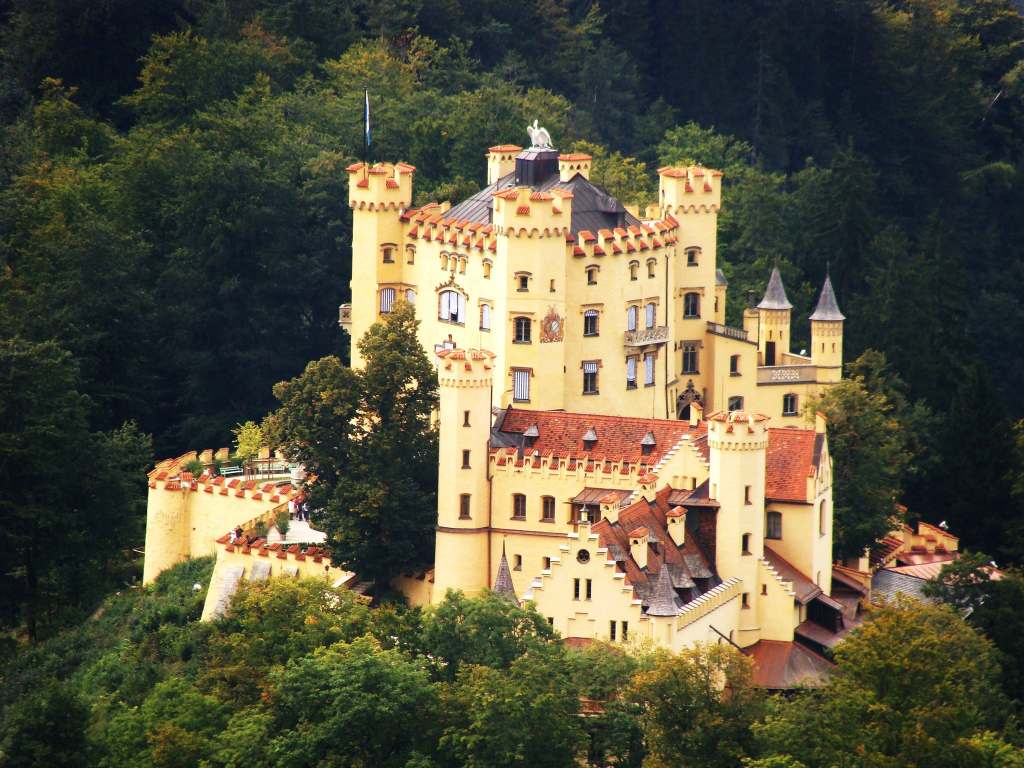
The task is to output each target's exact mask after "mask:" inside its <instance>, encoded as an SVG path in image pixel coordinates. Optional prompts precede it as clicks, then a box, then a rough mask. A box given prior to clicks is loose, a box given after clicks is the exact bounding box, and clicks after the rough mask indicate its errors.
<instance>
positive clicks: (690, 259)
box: [686, 248, 700, 267]
mask: <svg viewBox="0 0 1024 768" xmlns="http://www.w3.org/2000/svg"><path fill="white" fill-rule="evenodd" d="M698 253H700V251H698V250H697V249H696V248H689V249H687V251H686V266H688V267H696V266H697V254H698Z"/></svg>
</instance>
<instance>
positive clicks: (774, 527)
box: [764, 512, 782, 539]
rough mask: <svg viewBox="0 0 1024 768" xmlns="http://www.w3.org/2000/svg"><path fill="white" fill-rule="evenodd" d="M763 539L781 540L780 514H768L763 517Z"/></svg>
mask: <svg viewBox="0 0 1024 768" xmlns="http://www.w3.org/2000/svg"><path fill="white" fill-rule="evenodd" d="M764 537H765V538H766V539H781V538H782V513H781V512H769V513H768V514H767V515H766V517H765V524H764Z"/></svg>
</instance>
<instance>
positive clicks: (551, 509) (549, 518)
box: [540, 496, 555, 523]
mask: <svg viewBox="0 0 1024 768" xmlns="http://www.w3.org/2000/svg"><path fill="white" fill-rule="evenodd" d="M540 519H541V522H544V523H553V522H555V497H554V496H542V497H541V501H540Z"/></svg>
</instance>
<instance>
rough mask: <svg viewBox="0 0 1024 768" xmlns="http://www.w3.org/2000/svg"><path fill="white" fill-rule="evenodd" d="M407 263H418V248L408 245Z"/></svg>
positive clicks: (406, 247) (406, 252)
mask: <svg viewBox="0 0 1024 768" xmlns="http://www.w3.org/2000/svg"><path fill="white" fill-rule="evenodd" d="M405 263H406V264H415V263H416V246H415V245H407V246H405Z"/></svg>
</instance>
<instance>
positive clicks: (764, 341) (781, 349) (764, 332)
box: [757, 267, 793, 365]
mask: <svg viewBox="0 0 1024 768" xmlns="http://www.w3.org/2000/svg"><path fill="white" fill-rule="evenodd" d="M757 310H758V315H759V317H760V326H761V327H760V333H759V334H758V340H757V345H758V351H759V352H760V353H761V361H762V363H761V364H762V365H782V362H783V361H782V356H783V355H784V354H787V353H788V352H789V327H790V314H791V312H792V310H793V305H792V304H790V303H789V298H788V297H787V296H786V288H785V286H784V285H783V284H782V275H781V274H779V268H778V267H773V268H772V274H771V277H769V278H768V288H767V289H766V290H765V292H764V298H762V299H761V303H760V304H758V305H757Z"/></svg>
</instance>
